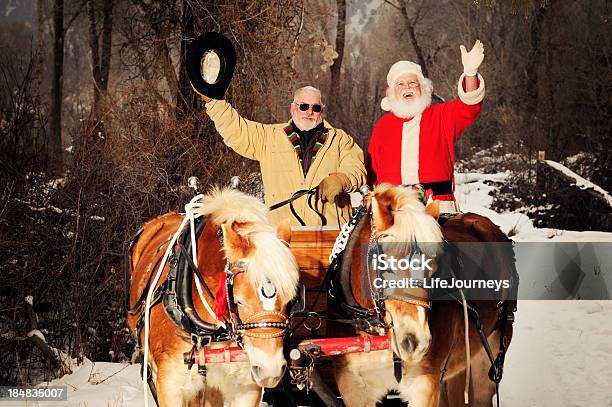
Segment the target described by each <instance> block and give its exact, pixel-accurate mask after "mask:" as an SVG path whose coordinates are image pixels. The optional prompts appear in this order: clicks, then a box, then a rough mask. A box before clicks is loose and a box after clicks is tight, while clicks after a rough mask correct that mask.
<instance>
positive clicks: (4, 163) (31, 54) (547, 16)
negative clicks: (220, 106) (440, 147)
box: [0, 0, 612, 385]
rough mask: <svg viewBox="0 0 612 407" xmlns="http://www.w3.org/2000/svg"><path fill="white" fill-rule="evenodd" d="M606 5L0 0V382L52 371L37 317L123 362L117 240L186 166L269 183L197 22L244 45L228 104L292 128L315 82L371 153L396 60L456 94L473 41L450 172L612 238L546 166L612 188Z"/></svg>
mask: <svg viewBox="0 0 612 407" xmlns="http://www.w3.org/2000/svg"><path fill="white" fill-rule="evenodd" d="M611 9H612V4H609V2H608V1H607V0H600V1H595V0H594V1H572V0H569V1H565V0H564V1H560V0H548V1H546V0H542V1H539V0H513V1H502V0H488V1H487V0H483V1H477V0H440V1H433V0H384V1H383V0H373V1H359V0H348V1H346V0H337V1H333V0H313V1H305V0H302V1H289V0H237V1H229V2H224V1H204V0H175V1H162V0H159V1H158V0H30V1H28V0H11V1H4V0H3V1H2V2H0V271H1V274H2V281H1V282H0V304H1V305H0V359H1V360H3V361H4V363H3V366H2V368H0V384H2V385H4V384H26V383H33V382H37V381H40V380H41V379H48V378H53V377H55V376H56V375H57V374H59V373H58V371H59V370H61V369H62V366H61V363H58V358H57V357H56V355H55V354H54V353H53V352H51V353H49V349H48V348H46V349H45V345H44V343H40V342H42V341H39V342H37V341H36V338H32V337H27V336H26V335H25V334H26V333H27V332H28V331H31V330H32V329H36V328H38V329H39V330H40V331H41V332H42V333H43V334H44V335H45V336H46V338H45V339H46V342H47V343H49V344H53V345H54V346H55V347H57V348H59V349H61V350H62V352H65V353H66V354H68V355H70V356H71V357H75V358H83V357H87V358H89V359H91V360H96V361H104V360H106V361H123V360H126V359H129V357H130V355H131V352H132V349H133V344H132V343H131V339H130V338H129V334H128V332H127V330H126V328H125V318H124V310H123V305H122V301H123V290H124V283H123V277H122V273H121V261H122V249H123V245H124V243H125V242H126V241H127V240H128V239H129V238H130V237H131V235H132V234H133V233H134V232H135V231H136V230H137V229H138V228H139V227H140V225H141V224H142V223H143V222H144V221H146V220H148V219H150V218H152V217H154V216H156V215H159V214H161V213H163V212H166V211H169V210H178V209H180V208H181V207H182V205H183V204H184V203H185V202H186V201H187V200H188V198H189V197H190V196H191V192H190V190H189V189H188V188H187V187H186V185H187V178H188V177H189V176H191V175H196V176H198V177H199V179H200V182H201V183H202V186H203V188H206V187H208V186H210V185H213V184H222V185H224V184H227V183H228V182H229V178H230V177H231V176H233V175H239V176H241V178H242V179H243V180H245V182H246V184H247V189H248V188H251V190H252V191H255V190H256V189H257V185H258V178H257V165H256V163H254V162H251V161H248V160H246V159H243V158H240V157H239V156H237V155H236V154H235V153H233V152H232V151H231V150H230V149H229V148H227V147H225V145H224V144H223V143H222V142H221V138H220V137H219V136H218V134H217V133H216V131H215V130H214V127H213V125H212V123H211V121H210V120H209V119H208V118H207V116H206V115H205V114H204V113H203V109H202V105H201V102H200V100H199V98H198V97H197V96H196V94H195V93H194V92H193V91H192V89H191V86H190V85H189V82H188V79H187V77H186V73H185V69H184V68H183V65H184V59H185V58H184V56H185V49H186V46H187V45H188V43H189V41H190V40H191V39H193V38H194V37H196V36H197V35H199V34H201V33H203V32H206V31H218V32H221V33H223V34H224V35H226V36H227V37H228V38H229V39H230V40H231V41H232V42H233V43H234V44H235V47H236V50H237V53H238V64H237V67H236V72H235V75H234V78H233V81H232V84H231V86H230V89H229V91H228V94H227V99H228V100H229V101H230V102H231V103H232V104H233V105H234V106H235V107H236V108H237V109H238V111H239V112H240V113H241V114H242V115H243V116H245V117H247V118H251V119H254V120H257V121H260V122H284V121H286V120H288V118H289V112H288V108H289V103H290V101H291V98H292V92H293V90H294V89H296V88H297V87H300V86H304V85H307V84H312V85H314V86H317V87H319V88H320V89H321V90H322V91H323V95H324V103H325V105H327V107H328V109H327V118H328V120H329V121H330V122H331V123H332V124H334V125H335V126H337V127H340V128H343V129H345V130H347V131H348V132H349V134H351V135H353V137H355V139H356V140H358V142H359V143H360V145H361V146H362V147H363V148H364V149H365V148H367V143H368V140H369V136H370V131H371V129H372V127H373V124H374V123H375V121H376V120H377V119H378V118H379V117H380V116H381V115H382V111H381V109H380V106H379V102H380V99H381V98H382V97H383V96H384V92H385V81H386V74H387V71H388V69H389V67H390V66H391V64H393V63H394V62H396V61H397V60H399V59H408V60H413V61H415V62H418V63H419V64H421V66H422V67H423V71H424V73H425V76H427V77H430V78H431V79H432V80H433V82H434V87H435V92H436V94H437V95H438V96H439V97H440V98H442V99H445V100H450V99H452V98H454V97H455V95H456V81H457V79H458V77H459V75H460V74H461V72H462V67H461V60H460V52H459V45H461V44H465V45H466V46H468V49H469V48H470V47H471V46H472V44H473V43H474V41H475V40H476V39H480V40H481V41H482V42H483V43H484V45H485V54H486V57H485V60H484V63H483V65H482V67H481V70H480V71H481V73H482V75H483V76H484V78H485V81H486V86H487V96H486V99H485V103H484V107H483V112H482V114H481V116H480V118H479V119H478V121H477V122H476V123H475V124H474V125H473V126H472V127H471V128H469V129H468V130H467V131H466V132H465V134H464V135H463V137H462V138H461V141H460V143H459V145H458V148H457V152H456V153H457V157H458V160H459V162H458V165H457V167H458V169H459V170H460V171H478V172H501V171H508V174H509V175H508V177H509V180H510V181H506V182H505V183H504V185H503V186H502V187H500V189H499V193H498V194H496V195H495V196H494V197H493V208H496V209H497V210H500V211H501V210H518V211H523V212H525V213H527V214H528V215H529V217H530V218H531V219H533V220H534V223H535V224H536V225H538V226H542V227H548V228H560V229H571V230H603V231H612V219H611V215H610V207H609V206H608V205H606V203H605V200H603V201H602V200H601V199H599V198H598V197H596V196H594V195H593V194H590V193H587V192H585V191H583V190H580V189H578V188H576V187H574V186H571V185H570V184H569V183H568V181H567V180H566V179H564V178H562V177H558V176H556V175H555V174H554V173H552V172H550V169H547V168H545V166H543V165H542V164H541V163H539V162H538V160H537V157H538V151H545V155H546V158H547V159H552V160H555V161H557V162H561V163H563V164H564V165H566V166H568V167H569V168H571V169H572V170H573V171H575V172H576V173H578V174H579V175H581V176H582V177H584V178H586V179H588V180H590V181H591V182H593V183H595V184H597V185H599V186H600V187H602V188H603V189H604V190H606V191H611V190H612V174H611V170H610V164H611V162H610V161H611V159H612V157H611V149H610V146H609V143H610V136H611V134H610V132H611V129H612V126H611V120H610V119H611V115H612V27H611V22H610V19H611V13H612V10H611ZM491 182H494V181H491ZM26 295H32V296H33V298H34V301H33V305H31V304H28V303H27V302H25V301H24V297H25V296H26ZM37 346H38V347H37ZM33 349H36V350H35V351H33Z"/></svg>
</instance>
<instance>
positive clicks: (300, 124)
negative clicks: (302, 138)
mask: <svg viewBox="0 0 612 407" xmlns="http://www.w3.org/2000/svg"><path fill="white" fill-rule="evenodd" d="M291 119H292V120H293V123H295V125H296V126H297V128H298V129H300V130H302V131H309V130H312V129H314V128H315V127H317V126H318V125H319V124H321V122H322V121H323V117H321V116H319V120H316V121H314V122H313V121H311V120H301V119H298V118H297V115H296V114H291Z"/></svg>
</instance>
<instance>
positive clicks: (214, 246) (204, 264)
mask: <svg viewBox="0 0 612 407" xmlns="http://www.w3.org/2000/svg"><path fill="white" fill-rule="evenodd" d="M225 264H226V259H225V255H224V252H223V246H222V244H221V241H220V239H219V237H218V235H217V229H216V227H215V226H214V225H213V223H212V222H210V221H209V222H208V223H207V224H206V226H205V227H204V230H203V231H202V234H201V235H200V237H199V239H198V269H199V270H200V273H201V274H202V277H204V282H205V283H206V285H208V287H209V288H210V290H211V291H212V293H213V295H215V294H216V293H217V290H218V289H219V285H220V281H221V276H222V275H224V274H222V273H225ZM194 280H195V276H194ZM191 289H192V296H193V303H194V306H195V308H196V311H197V313H198V315H199V316H200V318H202V319H203V320H205V321H206V322H213V321H214V319H213V318H212V317H211V316H210V314H209V313H208V312H207V311H206V309H205V307H204V305H203V304H202V302H201V301H200V299H199V298H200V296H199V294H198V291H197V288H196V285H195V281H194V282H193V283H192V288H191ZM204 298H206V301H207V302H208V304H209V305H210V306H212V301H211V300H210V298H209V297H208V295H207V294H206V293H204Z"/></svg>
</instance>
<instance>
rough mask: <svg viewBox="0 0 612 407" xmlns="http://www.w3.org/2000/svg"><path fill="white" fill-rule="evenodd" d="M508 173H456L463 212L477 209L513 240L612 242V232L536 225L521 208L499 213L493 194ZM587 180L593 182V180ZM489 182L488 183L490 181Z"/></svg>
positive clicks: (476, 211)
mask: <svg viewBox="0 0 612 407" xmlns="http://www.w3.org/2000/svg"><path fill="white" fill-rule="evenodd" d="M564 168H565V167H564ZM568 171H569V170H568ZM508 175H509V173H508V172H503V173H497V174H479V173H458V174H456V175H455V186H456V192H455V198H456V199H457V202H458V203H459V207H460V209H461V211H462V212H474V213H477V214H479V215H483V216H486V217H488V218H489V219H491V221H493V223H495V224H496V225H498V226H499V227H500V228H501V230H502V231H503V232H504V233H506V234H509V235H511V237H512V240H514V241H515V242H550V241H555V242H612V233H608V232H576V231H568V230H557V229H549V228H542V229H538V228H536V227H534V225H533V221H532V220H531V219H529V217H528V216H527V215H526V214H524V213H520V211H517V212H503V213H498V212H495V211H493V210H491V209H490V206H491V204H492V203H493V196H492V195H493V194H494V193H495V191H496V186H495V183H501V182H504V181H505V180H506V178H507V177H508ZM576 176H578V175H576ZM584 181H585V182H587V183H589V181H586V180H584ZM485 182H488V184H487V183H485ZM489 184H493V185H489ZM590 184H591V185H594V184H592V183H590ZM595 186H596V185H595ZM598 188H599V187H598ZM604 192H605V191H604Z"/></svg>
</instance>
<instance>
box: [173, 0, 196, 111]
mask: <svg viewBox="0 0 612 407" xmlns="http://www.w3.org/2000/svg"><path fill="white" fill-rule="evenodd" d="M182 4H183V17H182V21H181V46H180V50H181V51H180V52H181V62H180V65H179V66H180V69H179V80H178V92H177V94H176V118H177V120H181V119H183V118H184V117H189V116H191V115H193V114H194V113H196V112H198V111H199V110H200V106H201V103H200V98H199V97H198V95H196V93H195V92H194V91H193V89H192V88H191V84H190V83H189V78H188V77H187V69H186V61H187V47H188V46H189V44H190V42H191V41H193V40H194V39H195V37H196V34H195V12H194V9H193V4H192V2H191V1H190V0H183V1H182Z"/></svg>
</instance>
